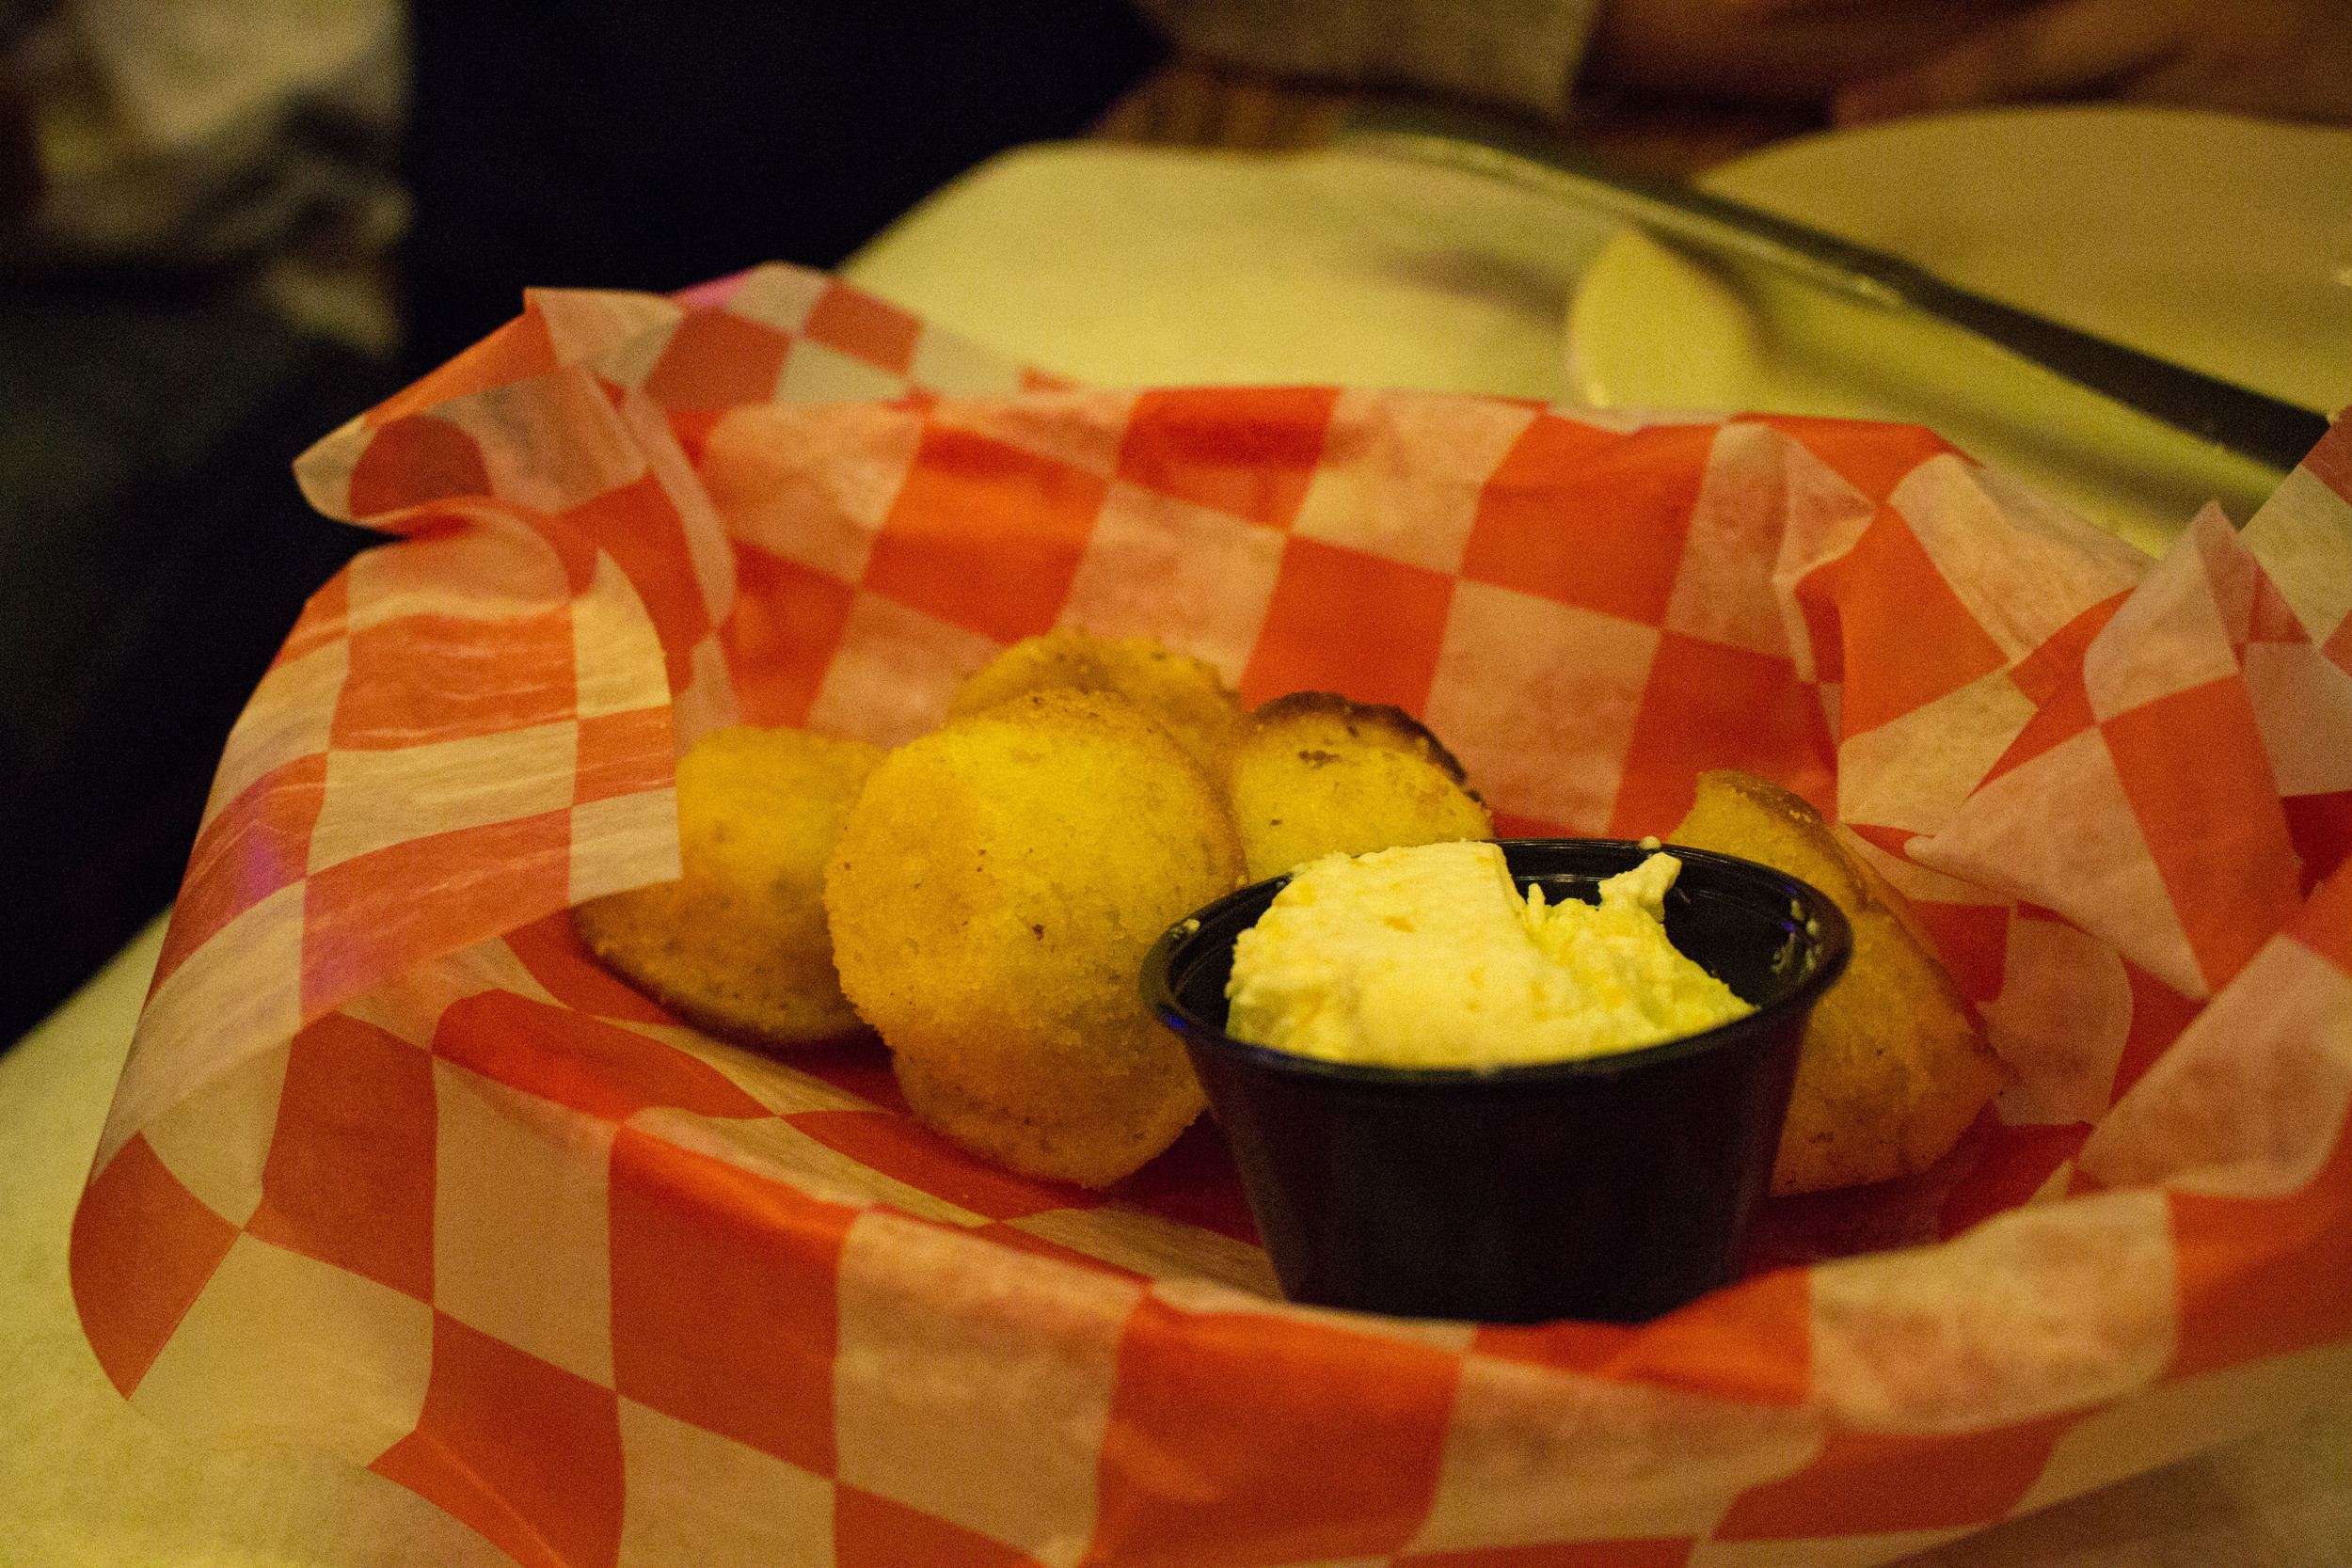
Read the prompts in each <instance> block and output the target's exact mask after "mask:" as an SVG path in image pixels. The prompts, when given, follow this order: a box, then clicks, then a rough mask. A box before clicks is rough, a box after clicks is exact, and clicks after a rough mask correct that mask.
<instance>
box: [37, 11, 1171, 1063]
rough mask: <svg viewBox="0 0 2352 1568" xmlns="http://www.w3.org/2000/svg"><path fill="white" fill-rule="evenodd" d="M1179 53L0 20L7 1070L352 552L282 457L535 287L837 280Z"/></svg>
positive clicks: (179, 20)
mask: <svg viewBox="0 0 2352 1568" xmlns="http://www.w3.org/2000/svg"><path fill="white" fill-rule="evenodd" d="M1164 53H1165V50H1164V46H1163V44H1162V41H1161V40H1160V38H1159V37H1158V36H1157V35H1156V34H1155V33H1154V32H1153V31H1152V29H1151V28H1150V27H1149V26H1148V25H1147V24H1145V23H1143V22H1141V21H1139V20H1138V19H1137V16H1136V12H1135V10H1134V9H1133V8H1132V7H1130V6H1129V5H1127V4H1125V3H1124V0H1025V3H1023V4H1019V5H1009V6H974V5H968V4H959V3H956V0H890V3H887V4H884V3H872V4H868V3H863V0H861V3H859V4H853V5H842V4H819V3H803V0H767V3H755V0H711V3H707V4H691V5H688V6H684V7H677V8H670V7H649V6H643V5H637V4H626V3H620V0H569V3H553V4H536V5H528V6H510V5H493V6H481V5H471V4H461V3H457V0H415V3H413V4H409V5H405V6H404V5H402V4H400V3H399V0H337V3H331V4H329V3H315V4H310V5H306V6H301V7H288V6H284V5H277V4H273V3H272V0H206V3H205V4H203V5H200V6H189V5H184V4H180V3H178V0H109V3H107V4H104V5H94V4H93V5H87V6H82V5H77V4H75V3H74V0H0V1050H5V1049H6V1047H7V1045H8V1044H9V1043H13V1041H14V1040H15V1039H16V1038H17V1037H18V1036H19V1035H21V1034H22V1033H23V1032H24V1030H25V1029H27V1028H28V1027H30V1026H31V1025H32V1024H33V1023H35V1022H38V1021H39V1020H40V1018H41V1017H42V1016H43V1015H44V1014H45V1013H46V1012H47V1011H48V1010H49V1009H50V1008H51V1007H53V1006H56V1004H57V1003H58V1002H60V1001H62V1000H63V999H64V998H65V997H66V996H68V995H70V994H71V993H72V990H74V989H75V988H76V987H78V986H79V985H80V983H81V982H82V981H83V980H84V979H86V978H87V976H88V975H89V974H91V973H92V972H94V971H95V970H96V969H97V968H98V967H99V966H100V965H101V964H102V963H103V961H104V960H105V959H106V958H107V957H109V956H110V955H111V954H112V953H113V952H114V951H115V950H116V949H117V948H119V946H120V945H121V944H122V943H123V942H125V941H127V940H128V939H129V938H130V937H131V936H132V935H133V934H135V932H136V931H137V929H138V928H139V927H140V926H141V925H143V924H144V923H145V922H146V921H147V920H148V919H149V918H150V917H151V916H152V915H153V914H155V913H156V912H157V911H160V910H162V909H163V908H164V907H165V905H166V904H167V902H168V901H169V900H170V899H171V897H172V896H173V895H174V893H175V892H176V891H177V888H178V885H179V879H180V875H181V872H182V870H183V867H184V865H185V863H186V858H187V852H188V848H189V845H190V843H191V841H192V839H193V836H194V833H195V831H196V826H197V822H198V819H199V814H200V812H201V809H202V805H203V801H204V798H205V795H206V792H207V790H208V788H209V786H210V782H211V777H212V772H213V768H214V766H215V762H216V761H217V759H218V757H219V753H220V749H221V745H222V742H223V740H224V738H225V737H226V736H227V733H228V731H229V728H230V724H231V723H232V722H233V721H234V720H235V717H236V715H237V713H238V711H239V710H240V708H241V707H242V705H243V704H244V701H245V698H246V695H247V694H248V693H249V692H250V691H251V689H252V688H253V686H254V684H255V682H256V681H257V680H258V679H259V678H260V676H261V674H262V672H263V670H264V669H266V667H267V665H268V662H269V660H270V658H271V657H272V656H273V654H274V653H275V651H276V649H277V647H278V643H279V641H281V640H282V638H283V637H284V634H285V632H286V630H287V628H288V627H289V626H291V625H292V623H293V621H294V617H295V616H296V614H297V613H298V612H299V610H300V609H301V606H302V603H303V601H304V600H305V599H306V598H307V597H308V596H309V595H310V594H311V593H312V592H314V591H315V590H316V589H317V588H318V586H319V585H320V584H321V583H323V582H324V581H325V580H326V578H328V577H329V576H331V575H332V574H333V573H334V571H335V570H336V569H338V568H339V567H340V566H341V565H342V563H343V562H345V561H347V560H348V559H349V558H350V556H351V555H352V554H353V553H354V552H356V551H357V550H358V549H360V548H362V547H364V546H367V545H369V544H371V543H373V542H374V541H375V536H374V535H373V534H369V533H367V532H365V531H360V530H357V529H353V528H348V527H345V526H343V525H341V524H337V523H332V522H329V521H327V520H326V519H325V518H322V517H320V516H318V515H316V514H315V513H313V512H311V511H310V509H309V507H308V506H307V505H306V504H305V503H304V501H303V500H302V499H301V497H300V495H299V494H298V493H297V491H296V490H295V488H294V482H293V479H292V476H291V473H290V465H291V464H292V462H293V460H294V456H295V455H296V454H297V453H298V452H299V451H302V450H303V449H304V448H305V447H307V446H309V445H310V443H311V442H312V441H313V440H315V439H317V438H318V437H319V436H323V435H325V434H326V433H327V432H328V431H330V430H332V429H333V428H334V427H336V426H337V425H339V424H341V423H342V422H343V421H344V420H347V419H349V418H351V417H352V416H354V415H356V414H358V412H360V411H361V410H363V409H364V408H366V407H368V406H369V405H370V404H373V403H374V402H376V401H378V400H380V399H381V398H383V397H384V396H386V395H388V394H389V393H390V392H391V391H393V390H395V389H397V388H399V387H400V386H401V385H403V384H405V382H406V381H408V380H410V379H412V378H413V377H414V376H415V375H416V374H417V373H419V372H421V371H422V370H425V369H429V368H430V367H432V366H433V365H435V364H437V363H439V362H440V361H441V360H443V359H445V358H447V357H448V356H450V355H452V354H453V353H455V352H456V351H457V350H459V349H461V348H463V347H464V346H466V345H467V344H468V343H469V342H471V341H474V340H475V339H477V338H479V337H481V336H482V335H483V334H485V332H487V331H489V330H491V329H492V328H494V327H496V326H497V325H499V324H501V322H503V321H505V320H507V319H508V318H510V317H511V316H513V315H514V314H515V313H516V310H517V309H519V308H520V302H521V293H522V290H523V289H524V288H525V287H526V286H531V285H555V286H593V287H622V288H642V289H654V290H668V289H674V288H678V287H682V286H684V285H687V284H690V283H694V282H698V281H701V280H703V279H706V278H709V277H719V276H722V275H724V274H726V273H730V272H734V271H737V270H739V269H740V268H743V267H746V266H750V265H753V264H755V263H756V262H759V261H796V262H800V263H803V264H805V265H810V266H817V267H829V266H832V265H833V264H834V263H835V262H837V261H840V260H841V259H842V258H843V257H844V256H846V255H848V254H849V253H850V251H851V250H853V249H854V248H856V247H857V246H858V245H860V244H861V243H863V242H864V241H865V240H866V239H867V238H868V237H870V236H871V235H872V234H874V233H875V232H876V231H878V230H880V229H882V227H883V226H884V225H886V224H887V223H888V222H889V221H890V220H891V219H892V218H894V217H896V216H897V215H898V214H900V213H902V212H903V211H905V210H906V209H907V208H908V207H910V206H911V205H913V204H914V202H915V201H917V200H918V199H919V198H921V197H923V196H924V195H925V194H927V193H928V192H930V191H931V190H932V189H934V188H936V187H937V186H939V185H940V184H942V183H944V182H946V181H947V180H949V179H951V178H952V177H953V176H954V175H956V174H957V173H959V172H960V171H961V170H962V169H964V168H967V167H969V166H972V165H974V164H976V163H978V162H979V161H981V160H983V159H985V158H986V157H988V156H989V155H990V154H992V153H993V152H996V151H998V150H1003V149H1006V148H1009V147H1012V146H1015V145H1018V144H1021V143H1024V142H1029V141H1036V140H1041V139H1049V138H1057V137H1064V136H1070V135H1078V134H1081V133H1083V132H1084V131H1085V130H1086V129H1087V128H1088V127H1089V125H1090V124H1092V123H1094V122H1095V121H1096V120H1097V119H1099V118H1100V117H1102V116H1103V115H1104V112H1105V111H1106V110H1107V109H1109V108H1110V107H1111V105H1112V104H1113V103H1115V102H1116V101H1117V100H1118V99H1119V98H1120V94H1121V93H1122V92H1124V91H1125V90H1126V89H1127V88H1128V87H1131V86H1132V85H1133V84H1135V83H1136V81H1137V80H1138V79H1139V78H1141V77H1142V76H1144V75H1145V74H1146V73H1147V72H1149V71H1151V70H1152V68H1153V67H1154V66H1155V65H1157V64H1158V63H1159V62H1160V61H1161V59H1162V57H1163V55H1164Z"/></svg>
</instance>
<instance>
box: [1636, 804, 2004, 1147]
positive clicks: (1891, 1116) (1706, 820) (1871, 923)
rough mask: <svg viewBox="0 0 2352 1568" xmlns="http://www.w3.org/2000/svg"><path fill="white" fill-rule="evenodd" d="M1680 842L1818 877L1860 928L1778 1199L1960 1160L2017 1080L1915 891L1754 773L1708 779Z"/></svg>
mask: <svg viewBox="0 0 2352 1568" xmlns="http://www.w3.org/2000/svg"><path fill="white" fill-rule="evenodd" d="M1669 842H1670V843H1673V844H1684V845H1689V846H1690V847H1692V848H1696V849H1713V850H1717V851H1719V852H1721V853H1723V854H1726V855H1738V856H1740V857H1741V858H1742V859H1745V860H1752V861H1758V862H1761V863H1764V864H1766V865H1769V866H1772V868H1774V869H1775V870H1779V871H1785V872H1787V873H1788V874H1789V875H1790V876H1792V877H1795V878H1797V879H1800V880H1802V881H1806V882H1810V883H1812V884H1813V885H1814V886H1815V887H1817V888H1820V890H1821V891H1822V892H1823V893H1826V894H1828V895H1829V896H1830V899H1831V901H1832V902H1834V903H1835V904H1836V906H1837V907H1838V909H1839V910H1841V911H1844V913H1845V916H1846V919H1847V920H1848V921H1849V922H1850V923H1851V925H1852V927H1853V958H1852V960H1851V962H1850V963H1849V964H1848V965H1847V968H1846V973H1845V974H1844V976H1843V977H1842V978H1841V979H1839V980H1838V982H1837V983H1836V985H1834V986H1832V987H1831V988H1830V989H1829V992H1828V994H1827V995H1825V996H1823V997H1822V998H1821V1000H1820V1001H1819V1002H1818V1003H1816V1004H1814V1007H1813V1015H1812V1018H1811V1020H1810V1022H1808V1023H1807V1024H1806V1026H1805V1033H1804V1048H1803V1051H1802V1052H1801V1053H1800V1054H1799V1056H1798V1060H1797V1085H1796V1090H1795V1092H1794V1093H1793V1094H1792V1095H1791V1097H1790V1099H1789V1101H1788V1122H1787V1123H1786V1125H1785V1127H1784V1128H1783V1131H1782V1133H1781V1140H1780V1155H1779V1158H1778V1160H1777V1161H1776V1162H1775V1164H1773V1167H1772V1191H1773V1192H1774V1193H1809V1192H1817V1191H1820V1190H1821V1189H1823V1188H1828V1187H1850V1186H1856V1185H1859V1184H1860V1183H1862V1182H1866V1181H1883V1180H1887V1179H1889V1178H1891V1177H1897V1176H1912V1175H1915V1174H1917V1173H1918V1172H1920V1171H1922V1170H1925V1169H1926V1168H1927V1167H1928V1166H1930V1165H1931V1164H1935V1162H1936V1161H1938V1160H1940V1159H1942V1158H1943V1157H1944V1156H1945V1155H1946V1154H1947V1153H1949V1152H1951V1148H1952V1146H1953V1145H1954V1144H1956V1143H1958V1142H1959V1141H1960V1135H1961V1134H1962V1133H1963V1132H1966V1131H1967V1129H1968V1124H1969V1123H1970V1122H1972V1121H1974V1120H1975V1119H1976V1118H1977V1113H1978V1112H1979V1111H1980V1110H1982V1109H1983V1108H1984V1104H1985V1101H1988V1100H1990V1099H1992V1097H1993V1096H1994V1093H1996V1092H1997V1091H1998V1090H1999V1089H2000V1088H2001V1087H2002V1086H2003V1085H2006V1084H2007V1083H2008V1082H2009V1080H2010V1069H2009V1066H2008V1064H2007V1063H2005V1062H2003V1061H2002V1060H2001V1058H2000V1057H1999V1056H1997V1055H1995V1054H1994V1051H1993V1048H1992V1047H1991V1046H1989V1045H1987V1044H1986V1043H1985V1040H1984V1036H1983V1034H1982V1033H1981V1031H1980V1030H1979V1027H1978V1025H1977V1022H1976V1020H1975V1016H1974V1014H1973V1013H1971V1011H1970V1010H1969V1008H1968V1006H1967V1004H1966V1003H1965V1002H1964V1001H1963V999H1962V997H1961V994H1960V990H1959V988H1958V987H1956V986H1954V985H1953V984H1952V977H1951V975H1950V974H1949V973H1948V972H1947V970H1946V969H1945V968H1944V965H1943V963H1942V961H1941V960H1940V959H1938V958H1936V956H1935V950H1934V947H1933V946H1932V944H1931V943H1930V942H1928V940H1927V937H1926V934H1925V932H1924V930H1923V929H1922V928H1921V927H1919V926H1918V924H1917V919H1916V917H1915V916H1914V915H1913V914H1912V912H1911V907H1910V905H1909V903H1908V902H1907V901H1905V899H1904V898H1903V895H1901V894H1900V893H1899V892H1897V891H1896V890H1895V889H1894V888H1893V887H1892V886H1890V885H1889V884H1888V883H1887V881H1886V879H1884V878H1883V877H1882V876H1880V875H1879V873H1878V872H1877V871H1876V870H1875V869H1873V868H1872V867H1871V865H1870V864H1869V863H1868V862H1867V861H1865V860H1864V859H1863V858H1862V857H1861V856H1860V855H1858V854H1856V853H1855V852H1854V851H1853V850H1852V849H1851V848H1850V847H1847V846H1846V845H1845V844H1844V843H1843V842H1841V841H1840V840H1839V839H1838V837H1837V835H1836V832H1834V831H1833V830H1832V829H1831V827H1830V825H1829V823H1828V822H1826V821H1825V820H1823V818H1822V816H1821V814H1820V812H1818V811H1815V810H1814V809H1813V807H1812V806H1811V805H1810V804H1809V803H1808V802H1806V801H1805V800H1804V799H1803V798H1802V797H1800V796H1796V795H1792V794H1790V793H1789V792H1788V791H1787V790H1785V789H1783V788H1781V787H1780V786H1779V785H1778V784H1772V783H1771V782H1769V781H1767V780H1764V779H1759V778H1757V777H1756V776H1755V775H1753V774H1749V773H1740V772H1736V771H1730V770H1725V771H1722V772H1712V773H1702V774H1700V775H1699V787H1698V799H1697V801H1696V802H1695V803H1694V804H1693V805H1692V808H1691V814H1690V815H1689V816H1685V817H1684V818H1683V819H1682V825H1681V826H1680V827H1678V828H1677V829H1676V830H1675V831H1674V832H1673V833H1672V834H1671V835H1670V838H1669Z"/></svg>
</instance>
